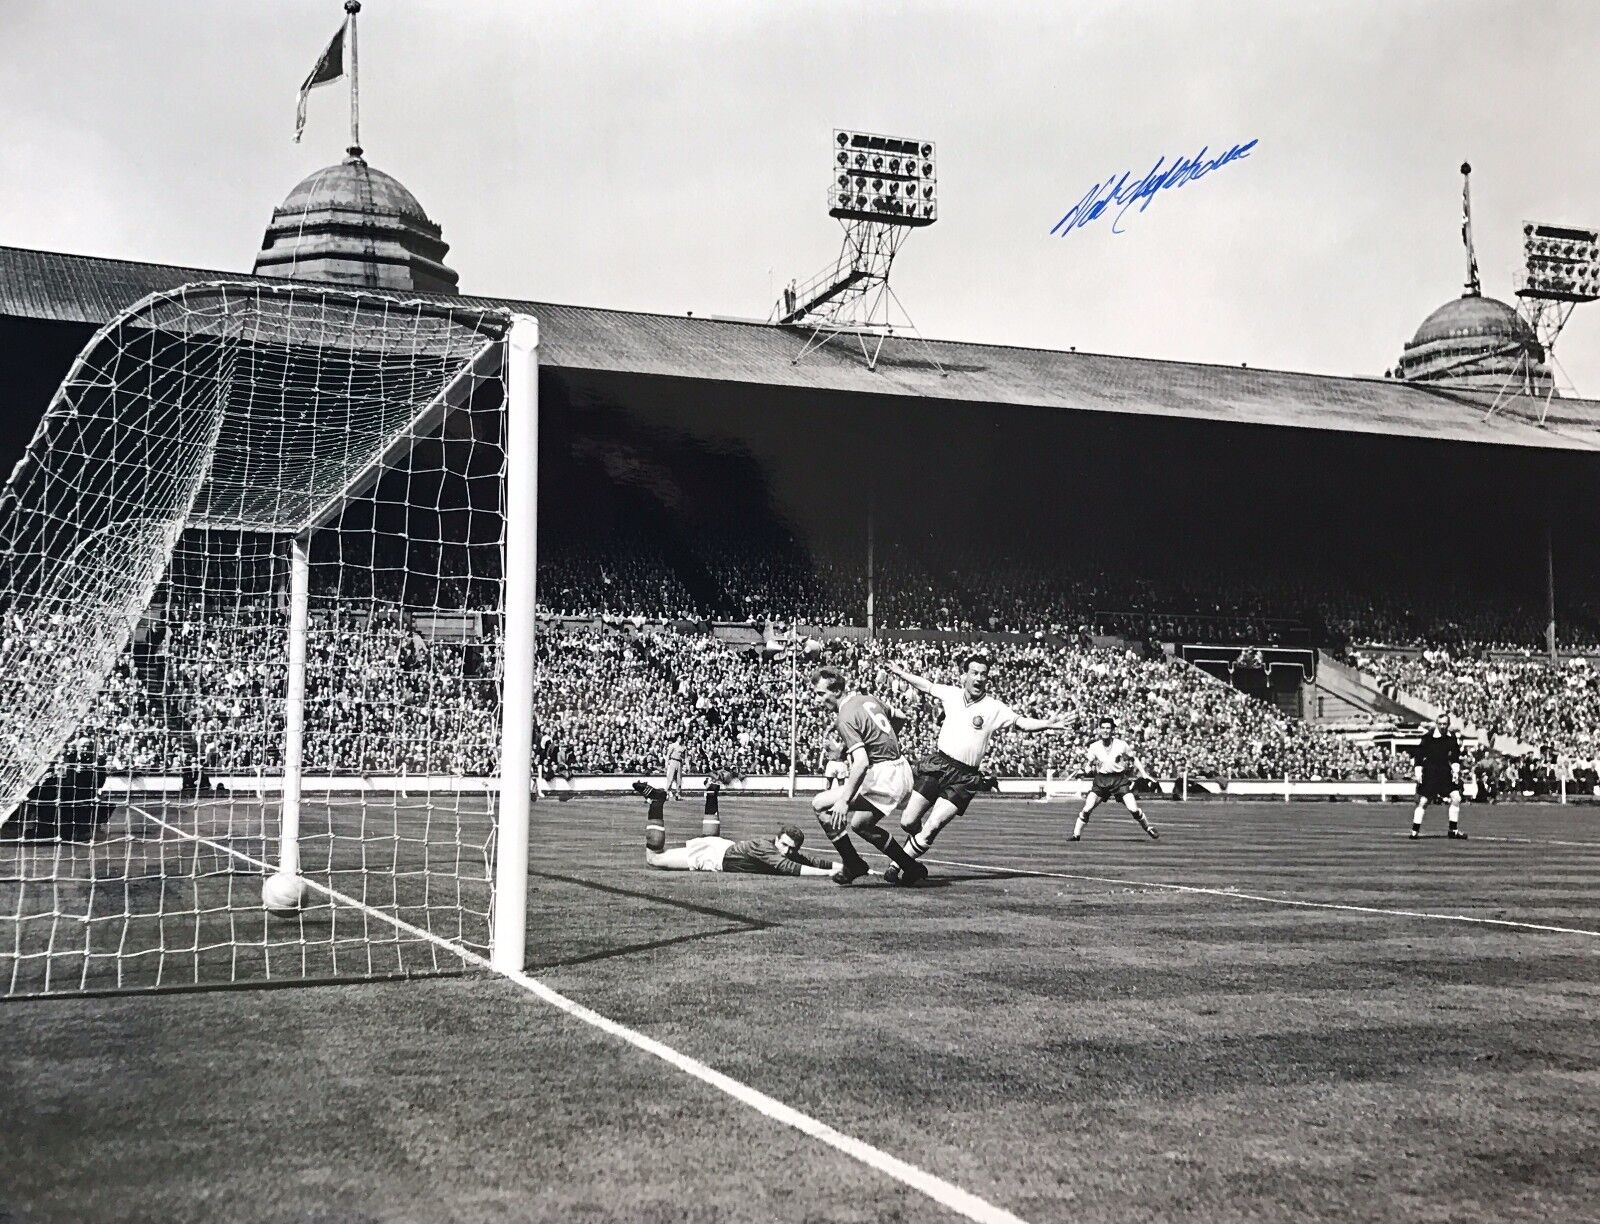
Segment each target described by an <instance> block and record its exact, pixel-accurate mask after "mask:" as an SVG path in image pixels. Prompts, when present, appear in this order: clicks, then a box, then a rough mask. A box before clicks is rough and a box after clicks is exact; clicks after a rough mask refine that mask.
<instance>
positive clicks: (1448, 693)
mask: <svg viewBox="0 0 1600 1224" xmlns="http://www.w3.org/2000/svg"><path fill="white" fill-rule="evenodd" d="M1353 657H1354V659H1355V662H1356V663H1357V665H1358V666H1360V667H1361V668H1362V669H1363V670H1365V671H1367V672H1369V673H1371V674H1372V675H1374V676H1376V677H1377V678H1378V679H1379V680H1380V681H1383V682H1384V683H1385V684H1388V685H1391V686H1393V687H1394V688H1396V689H1399V690H1401V691H1403V692H1406V693H1410V694H1413V695H1415V696H1417V697H1420V698H1422V699H1423V700H1424V701H1428V702H1431V703H1433V704H1434V705H1436V706H1439V707H1441V708H1443V709H1445V710H1448V711H1450V712H1452V713H1453V714H1455V715H1457V716H1458V717H1460V718H1462V719H1464V720H1465V721H1466V722H1467V723H1469V724H1471V725H1473V726H1475V727H1477V728H1478V729H1479V730H1482V731H1484V732H1487V733H1489V734H1491V735H1508V736H1510V737H1512V739H1514V740H1517V741H1519V742H1520V743H1522V744H1524V745H1528V746H1530V747H1532V748H1533V749H1534V750H1535V751H1536V752H1537V753H1538V755H1539V756H1540V757H1543V758H1548V759H1553V760H1556V761H1567V762H1583V763H1592V762H1595V761H1596V760H1597V758H1600V673H1597V672H1596V669H1595V668H1594V667H1593V666H1592V665H1591V664H1590V662H1589V661H1588V660H1587V659H1585V658H1582V657H1574V658H1571V659H1569V660H1568V661H1567V662H1566V663H1564V664H1558V665H1552V664H1551V663H1550V662H1549V661H1548V660H1547V659H1544V658H1538V657H1535V656H1533V655H1532V654H1531V653H1527V652H1524V653H1522V654H1520V655H1505V654H1488V653H1487V652H1483V651H1480V652H1478V653H1476V654H1469V653H1465V652H1463V651H1461V650H1459V649H1458V650H1454V651H1452V650H1446V649H1444V648H1430V649H1428V650H1424V651H1423V652H1421V654H1419V655H1415V656H1413V655H1408V654H1397V653H1393V652H1387V651H1373V650H1358V651H1356V652H1355V653H1354V656H1353ZM1595 768H1600V765H1597V766H1595Z"/></svg>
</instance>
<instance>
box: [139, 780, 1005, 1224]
mask: <svg viewBox="0 0 1600 1224" xmlns="http://www.w3.org/2000/svg"><path fill="white" fill-rule="evenodd" d="M133 810H134V811H136V812H138V813H139V815H141V816H143V817H144V818H145V819H146V820H149V821H152V822H153V823H155V824H157V825H160V826H161V827H162V828H165V829H167V830H170V831H171V832H173V833H177V834H179V835H181V836H183V837H189V838H193V839H195V840H196V841H199V842H201V843H203V844H205V845H206V846H208V847H209V848H211V849H213V850H216V851H219V852H220V853H223V854H227V855H231V856H232V857H233V858H235V859H237V860H239V861H240V862H242V863H245V864H247V865H248V866H251V867H254V868H256V869H257V870H260V871H263V872H267V871H271V870H272V869H273V865H272V864H271V863H268V862H266V861H265V860H263V859H259V858H255V857H253V856H251V855H248V854H245V853H243V852H242V851H240V850H236V849H234V848H233V847H231V846H225V845H223V844H222V843H221V842H218V841H215V840H212V839H210V838H206V837H202V836H200V835H199V834H194V833H190V832H189V831H188V830H186V829H181V828H179V827H178V826H177V825H174V824H172V823H170V822H168V821H165V820H162V819H161V818H160V817H159V816H156V815H155V814H153V813H151V812H147V811H145V810H144V809H143V808H138V807H135V808H133ZM306 887H307V888H308V889H315V890H316V891H317V892H319V893H321V894H322V895H324V896H326V897H327V898H329V899H330V900H332V901H335V902H338V903H339V904H342V905H348V906H352V907H354V908H356V909H359V910H362V911H364V912H365V913H367V914H368V915H370V916H371V917H373V918H376V919H378V920H379V921H381V922H386V923H389V924H391V925H392V926H394V927H395V928H396V929H397V930H401V931H404V932H405V933H406V934H408V935H411V936H414V937H415V938H417V939H423V940H427V941H428V942H429V943H432V944H435V945H437V946H438V947H440V948H441V949H443V950H445V951H447V952H450V953H453V954H454V955H456V956H458V957H460V958H461V961H462V963H463V964H465V965H472V966H475V967H476V968H479V969H487V970H489V971H490V972H491V973H495V974H497V975H498V976H500V977H503V978H505V979H506V980H507V981H509V982H512V983H514V984H515V985H517V986H520V987H521V988H522V989H523V990H525V991H526V992H527V993H528V994H531V995H532V996H533V997H534V998H536V999H538V1000H540V1002H543V1003H547V1004H549V1005H550V1006H551V1007H554V1008H556V1009H557V1010H558V1011H561V1012H564V1013H566V1014H567V1015H568V1016H571V1017H572V1018H573V1019H574V1020H577V1021H580V1022H581V1023H583V1024H587V1025H589V1026H590V1027H591V1028H596V1029H599V1030H600V1031H601V1032H603V1033H606V1034H608V1035H609V1036H612V1037H615V1038H617V1039H619V1040H621V1041H624V1042H626V1043H627V1044H628V1045H631V1046H633V1047H634V1048H635V1049H636V1050H640V1051H643V1052H644V1053H646V1054H649V1055H650V1056H652V1057H653V1058H658V1059H660V1060H661V1061H662V1062H664V1063H667V1064H668V1065H669V1066H672V1067H675V1068H677V1069H678V1070H679V1071H682V1072H683V1073H684V1074H686V1075H689V1076H691V1077H693V1078H694V1079H697V1080H699V1081H700V1082H701V1083H703V1084H707V1085H709V1086H710V1087H712V1088H715V1089H716V1090H717V1091H718V1092H721V1093H723V1094H724V1095H725V1096H728V1097H731V1098H733V1099H734V1100H735V1101H738V1102H739V1103H740V1104H741V1105H744V1106H746V1107H748V1108H750V1109H753V1110H755V1111H756V1112H757V1113H759V1114H761V1115H762V1116H763V1117H765V1118H768V1119H770V1120H772V1121H774V1122H777V1123H780V1124H781V1125H784V1126H788V1127H790V1128H792V1129H794V1130H797V1131H799V1132H800V1133H802V1134H804V1135H809V1136H810V1137H811V1138H813V1139H816V1140H818V1141H819V1142H821V1143H825V1144H827V1145H828V1146H829V1147H831V1148H833V1149H834V1150H835V1151H837V1152H841V1153H843V1154H844V1155H846V1156H848V1157H850V1158H851V1159H852V1160H855V1161H857V1162H859V1163H861V1164H863V1165H866V1166H867V1167H868V1168H871V1169H875V1170H877V1171H878V1172H880V1173H883V1174H885V1175H886V1176H888V1177H891V1178H893V1179H894V1180H895V1181H898V1182H900V1183H901V1184H902V1185H905V1186H908V1187H909V1188H911V1189H912V1190H916V1191H917V1192H918V1193H920V1194H923V1195H925V1196H927V1197H928V1198H930V1199H932V1200H933V1201H934V1202H936V1203H938V1204H939V1205H940V1206H941V1207H945V1208H947V1209H949V1210H950V1211H952V1212H955V1213H956V1214H957V1215H960V1216H963V1217H964V1218H966V1219H968V1220H973V1221H976V1222H977V1224H1026V1222H1025V1221H1024V1220H1022V1218H1021V1217H1020V1216H1017V1215H1013V1214H1012V1213H1011V1212H1009V1211H1006V1210H1005V1209H1004V1208H1002V1207H997V1206H995V1205H994V1204H993V1203H990V1202H988V1201H987V1200H985V1199H982V1198H979V1197H978V1196H977V1195H975V1194H973V1193H971V1192H970V1191H967V1190H963V1189H962V1188H961V1187H960V1186H957V1185H955V1184H954V1183H952V1182H948V1181H945V1180H944V1179H943V1178H942V1177H937V1176H935V1175H934V1174H932V1173H929V1172H927V1171H926V1170H924V1169H921V1168H918V1167H917V1166H916V1165H913V1164H910V1163H909V1162H907V1161H904V1160H901V1159H900V1158H898V1157H896V1156H891V1155H890V1154H889V1153H888V1152H885V1151H883V1150H882V1149H880V1148H876V1147H873V1146H872V1145H871V1144H870V1143H866V1142H864V1141H863V1140H860V1139H857V1138H856V1137H855V1136H853V1135H848V1134H846V1133H845V1132H843V1131H841V1130H837V1129H835V1128H834V1127H832V1126H829V1125H828V1124H827V1123H826V1122H823V1121H821V1120H819V1119H817V1118H814V1117H812V1116H811V1115H810V1114H807V1113H803V1112H802V1111H800V1110H798V1109H796V1108H794V1107H793V1106H792V1105H787V1104H785V1103H784V1102H782V1101H780V1100H778V1099H777V1098H776V1097H771V1096H768V1095H767V1094H766V1093H764V1092H762V1091H761V1090H760V1089H758V1088H752V1087H751V1086H750V1085H749V1084H746V1083H744V1082H743V1081H742V1080H736V1079H734V1078H733V1077H732V1076H730V1075H725V1074H723V1073H722V1072H721V1071H718V1070H716V1069H715V1068H714V1067H711V1066H708V1065H707V1064H705V1063H703V1062H701V1061H700V1060H699V1059H697V1058H693V1057H691V1056H690V1055H688V1054H685V1053H683V1052H682V1051H681V1050H678V1049H675V1048H674V1047H672V1046H669V1045H667V1044H666V1043H665V1042H662V1041H657V1040H656V1039H655V1038H654V1037H648V1036H646V1035H645V1034H644V1033H641V1032H639V1031H638V1030H637V1029H633V1028H629V1027H628V1026H627V1025H625V1024H622V1023H620V1022H619V1021H616V1020H613V1019H611V1017H609V1016H606V1015H603V1014H601V1013H600V1012H597V1011H595V1010H594V1009H593V1008H589V1007H585V1006H584V1005H583V1004H582V1003H579V1002H578V1001H577V1000H575V999H572V998H569V997H568V996H567V995H564V994H562V993H561V992H560V991H558V990H555V989H553V988H552V987H550V986H547V985H545V984H544V983H543V982H541V981H539V979H538V978H536V977H533V976H531V975H529V974H528V973H526V972H524V971H523V970H522V969H520V968H518V969H500V968H496V967H495V965H494V964H493V963H492V962H491V960H490V958H489V957H486V956H483V955H481V954H480V953H477V952H474V951H472V950H471V949H469V948H465V947H462V946H460V945H458V944H453V943H451V942H450V941H449V940H446V939H444V938H442V937H441V936H438V935H435V934H434V933H433V932H431V931H425V930H423V929H422V928H421V927H418V926H415V925H413V924H411V923H409V922H406V921H405V920H404V919H402V918H397V917H395V916H394V915H393V914H385V913H383V912H382V911H381V910H375V909H373V908H372V907H371V906H369V905H367V904H365V903H364V902H362V901H360V900H358V899H357V898H355V897H352V896H350V895H348V894H347V893H343V892H340V891H339V890H338V889H335V888H330V887H328V886H327V885H325V884H322V883H320V882H318V881H316V880H314V879H309V878H308V879H307V880H306ZM361 980H363V981H366V980H370V979H361ZM256 985H259V983H248V982H246V983H240V984H239V986H238V988H239V989H252V988H254V987H255V986H256Z"/></svg>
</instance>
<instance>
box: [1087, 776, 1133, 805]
mask: <svg viewBox="0 0 1600 1224" xmlns="http://www.w3.org/2000/svg"><path fill="white" fill-rule="evenodd" d="M1094 793H1095V795H1096V796H1097V797H1098V798H1100V799H1102V800H1104V799H1121V798H1122V797H1123V796H1124V795H1131V794H1133V775H1132V774H1125V773H1119V774H1095V776H1094Z"/></svg>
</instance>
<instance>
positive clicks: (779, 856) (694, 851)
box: [633, 782, 837, 877]
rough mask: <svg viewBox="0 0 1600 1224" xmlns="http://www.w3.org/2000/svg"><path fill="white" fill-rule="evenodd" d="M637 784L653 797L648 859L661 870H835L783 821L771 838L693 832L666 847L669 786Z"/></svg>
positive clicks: (817, 873)
mask: <svg viewBox="0 0 1600 1224" xmlns="http://www.w3.org/2000/svg"><path fill="white" fill-rule="evenodd" d="M633 789H634V791H635V792H637V793H638V794H640V795H643V796H644V798H645V799H647V800H648V801H649V803H650V813H649V815H648V816H647V817H646V818H645V826H644V861H645V862H646V863H648V864H650V866H652V867H654V868H656V869H657V870H658V871H722V872H732V873H742V874H748V875H786V876H816V877H823V876H831V875H833V874H834V872H835V871H836V870H837V868H835V867H834V865H833V864H832V863H830V862H828V861H827V860H826V859H819V858H813V857H812V856H811V855H809V854H802V853H801V851H800V847H801V846H803V845H805V841H806V835H805V834H804V833H802V832H801V831H800V830H799V829H797V828H795V827H794V826H793V825H784V826H783V827H782V828H781V829H779V830H778V834H777V836H776V837H774V838H772V839H771V840H770V841H768V840H765V839H761V838H756V839H752V840H749V841H733V840H731V839H729V838H726V837H694V838H690V839H689V840H688V841H687V842H685V843H684V844H683V845H681V846H677V847H675V848H674V849H671V850H668V849H667V820H666V807H667V792H666V791H664V790H662V789H661V788H660V787H659V786H651V785H650V784H649V783H648V782H635V783H634V784H633Z"/></svg>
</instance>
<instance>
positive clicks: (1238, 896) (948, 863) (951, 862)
mask: <svg viewBox="0 0 1600 1224" xmlns="http://www.w3.org/2000/svg"><path fill="white" fill-rule="evenodd" d="M923 862H926V863H939V864H941V865H942V866H945V867H965V868H967V869H968V870H970V871H993V872H1000V873H1004V874H1007V875H1026V876H1040V877H1042V878H1045V879H1050V880H1087V881H1088V882H1090V883H1092V884H1127V885H1131V886H1133V887H1135V888H1161V889H1166V890H1167V891H1169V892H1184V893H1202V894H1204V895H1206V896H1208V897H1228V898H1230V899H1232V900H1234V901H1263V902H1265V903H1266V904H1268V905H1292V906H1298V907H1299V908H1301V909H1325V910H1344V911H1346V912H1348V913H1353V914H1380V915H1383V916H1385V917H1389V918H1431V919H1434V920H1435V921H1438V922H1471V923H1476V924H1478V925H1480V926H1503V927H1516V928H1518V929H1519V930H1524V931H1550V932H1552V933H1553V934H1556V935H1590V936H1593V937H1595V938H1597V939H1600V931H1585V930H1581V929H1579V928H1577V927H1558V926H1545V925H1543V924H1542V923H1538V922H1512V921H1511V920H1510V919H1508V918H1472V917H1469V916H1468V915H1466V914H1429V913H1424V912H1422V911H1421V910H1398V909H1378V908H1375V907H1373V906H1370V905H1339V904H1337V903H1335V902H1333V901H1296V900H1294V899H1292V898H1290V897H1265V896H1262V895H1261V894H1260V893H1247V892H1239V891H1238V890H1237V889H1232V888H1200V887H1197V886H1195V885H1192V884H1161V883H1157V882H1155V881H1153V880H1121V879H1117V878H1115V877H1113V876H1093V875H1076V874H1074V873H1072V872H1066V871H1033V870H1030V869H1028V868H1026V867H998V866H995V865H994V864H992V863H964V862H961V861H960V860H958V859H935V858H930V859H924V860H923Z"/></svg>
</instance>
